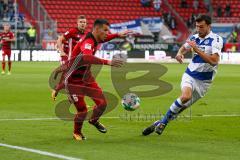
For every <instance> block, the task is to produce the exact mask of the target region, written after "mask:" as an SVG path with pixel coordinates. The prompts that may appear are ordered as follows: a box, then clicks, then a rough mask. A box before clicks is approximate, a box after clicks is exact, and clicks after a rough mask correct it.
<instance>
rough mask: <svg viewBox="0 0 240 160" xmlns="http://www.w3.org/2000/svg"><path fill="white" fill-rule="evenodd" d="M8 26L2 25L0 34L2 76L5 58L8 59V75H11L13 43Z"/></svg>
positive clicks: (12, 35) (6, 24) (11, 33)
mask: <svg viewBox="0 0 240 160" xmlns="http://www.w3.org/2000/svg"><path fill="white" fill-rule="evenodd" d="M10 28H11V26H10V24H8V23H4V24H3V33H0V44H1V45H2V74H5V65H6V61H5V57H6V56H7V58H8V73H7V74H8V75H10V74H11V67H12V62H11V43H12V42H14V41H15V37H14V34H13V32H11V31H10Z"/></svg>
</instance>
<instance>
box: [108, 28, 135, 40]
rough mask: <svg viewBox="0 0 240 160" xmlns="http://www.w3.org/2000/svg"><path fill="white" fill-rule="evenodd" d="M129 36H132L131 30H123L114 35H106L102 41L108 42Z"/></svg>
mask: <svg viewBox="0 0 240 160" xmlns="http://www.w3.org/2000/svg"><path fill="white" fill-rule="evenodd" d="M129 34H133V31H131V30H124V31H121V32H118V33H115V34H108V35H107V37H106V39H105V40H104V42H108V41H111V40H112V39H114V38H117V37H120V38H124V37H126V36H128V35H129Z"/></svg>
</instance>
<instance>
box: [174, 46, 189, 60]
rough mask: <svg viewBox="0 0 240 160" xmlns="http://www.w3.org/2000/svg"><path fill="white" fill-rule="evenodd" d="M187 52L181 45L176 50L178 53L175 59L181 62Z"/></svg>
mask: <svg viewBox="0 0 240 160" xmlns="http://www.w3.org/2000/svg"><path fill="white" fill-rule="evenodd" d="M186 53H187V49H186V48H185V47H184V46H182V47H181V48H180V49H179V50H178V53H177V55H176V57H175V58H176V60H177V61H178V62H179V63H181V64H182V63H183V60H184V54H186Z"/></svg>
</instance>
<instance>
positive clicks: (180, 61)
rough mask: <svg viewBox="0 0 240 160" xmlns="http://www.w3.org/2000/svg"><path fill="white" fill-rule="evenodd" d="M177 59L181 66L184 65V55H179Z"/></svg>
mask: <svg viewBox="0 0 240 160" xmlns="http://www.w3.org/2000/svg"><path fill="white" fill-rule="evenodd" d="M175 58H176V60H177V61H178V62H179V63H180V64H182V63H183V59H184V55H182V54H177V55H176V57H175Z"/></svg>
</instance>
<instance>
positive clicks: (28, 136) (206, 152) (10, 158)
mask: <svg viewBox="0 0 240 160" xmlns="http://www.w3.org/2000/svg"><path fill="white" fill-rule="evenodd" d="M57 65H58V63H53V62H35V63H33V62H15V63H13V71H12V75H10V76H7V75H4V76H2V75H1V76H0V143H4V144H10V145H15V146H22V147H27V148H32V149H37V150H41V151H47V152H51V153H56V154H62V155H65V156H70V157H75V158H80V159H86V160H96V159H98V160H135V159H137V160H145V159H149V160H151V159H153V160H155V159H164V160H175V159H177V160H192V159H198V160H224V159H226V160H238V159H239V157H240V152H239V151H240V134H239V133H240V123H239V122H240V116H239V115H240V106H239V105H240V103H239V102H240V100H239V97H240V69H239V66H238V65H220V66H219V70H218V74H217V77H216V79H215V81H214V83H213V85H212V87H211V89H210V90H209V92H208V93H207V95H206V96H205V97H204V98H203V99H201V100H200V101H198V102H197V103H196V104H194V105H193V107H192V118H191V120H190V118H188V117H187V116H188V115H189V110H186V111H185V112H184V113H183V115H185V117H180V118H178V119H177V120H175V121H172V122H171V123H170V124H169V125H168V126H167V128H166V130H165V131H164V133H163V135H161V136H158V135H156V134H155V133H154V134H152V135H150V136H147V137H143V136H141V132H142V130H143V129H144V128H145V127H146V126H148V125H150V124H151V123H152V122H153V121H154V120H155V118H156V117H154V116H151V115H156V114H158V113H163V114H164V113H165V112H166V111H167V109H168V108H169V106H170V105H171V103H172V102H173V101H174V100H175V99H176V98H177V97H178V95H179V93H180V81H181V75H182V73H183V72H184V70H185V68H186V64H183V65H180V64H163V65H164V66H166V67H167V68H168V72H167V73H166V74H165V75H164V76H163V77H161V79H163V80H165V81H167V82H169V83H171V84H172V85H173V90H172V91H171V92H169V93H167V94H165V95H162V96H158V97H152V98H142V99H141V107H140V109H139V110H136V111H134V112H127V111H124V110H123V108H122V107H121V106H120V105H119V107H117V108H116V109H114V110H113V111H112V112H110V113H108V114H105V115H104V117H105V118H102V119H101V122H103V124H105V125H106V127H107V128H108V133H107V134H101V133H99V132H98V131H97V130H96V129H95V128H93V127H92V126H90V125H89V124H88V123H85V124H84V127H83V133H84V134H85V136H86V137H87V140H86V141H83V142H76V141H74V140H73V139H72V129H73V123H72V122H67V121H62V120H13V119H16V118H21V119H26V118H49V117H56V116H55V112H54V105H55V104H56V103H57V102H58V101H60V100H61V99H65V96H64V95H60V96H59V97H57V102H53V101H52V100H51V98H50V88H49V86H48V78H49V75H50V73H51V71H52V70H53V69H54V68H55V67H56V66H57ZM156 69H157V68H156ZM109 74H110V73H109V68H108V67H104V68H103V69H102V71H101V73H100V75H99V76H98V78H97V81H98V82H99V84H100V86H101V87H102V88H104V90H106V91H109V92H111V93H114V94H115V91H114V89H113V87H112V82H111V81H110V76H109ZM140 98H141V97H140ZM72 111H74V107H72ZM139 115H140V118H136V117H137V116H139ZM149 115H150V116H149ZM201 115H211V116H208V117H203V116H201ZM214 115H220V116H214ZM234 115H236V116H234ZM4 119H5V120H4ZM0 159H1V160H15V159H17V160H26V159H28V160H30V159H31V160H42V159H44V160H53V159H57V158H53V157H48V156H44V155H39V154H36V153H30V152H26V151H21V150H15V149H10V148H6V147H1V146H0Z"/></svg>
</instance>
